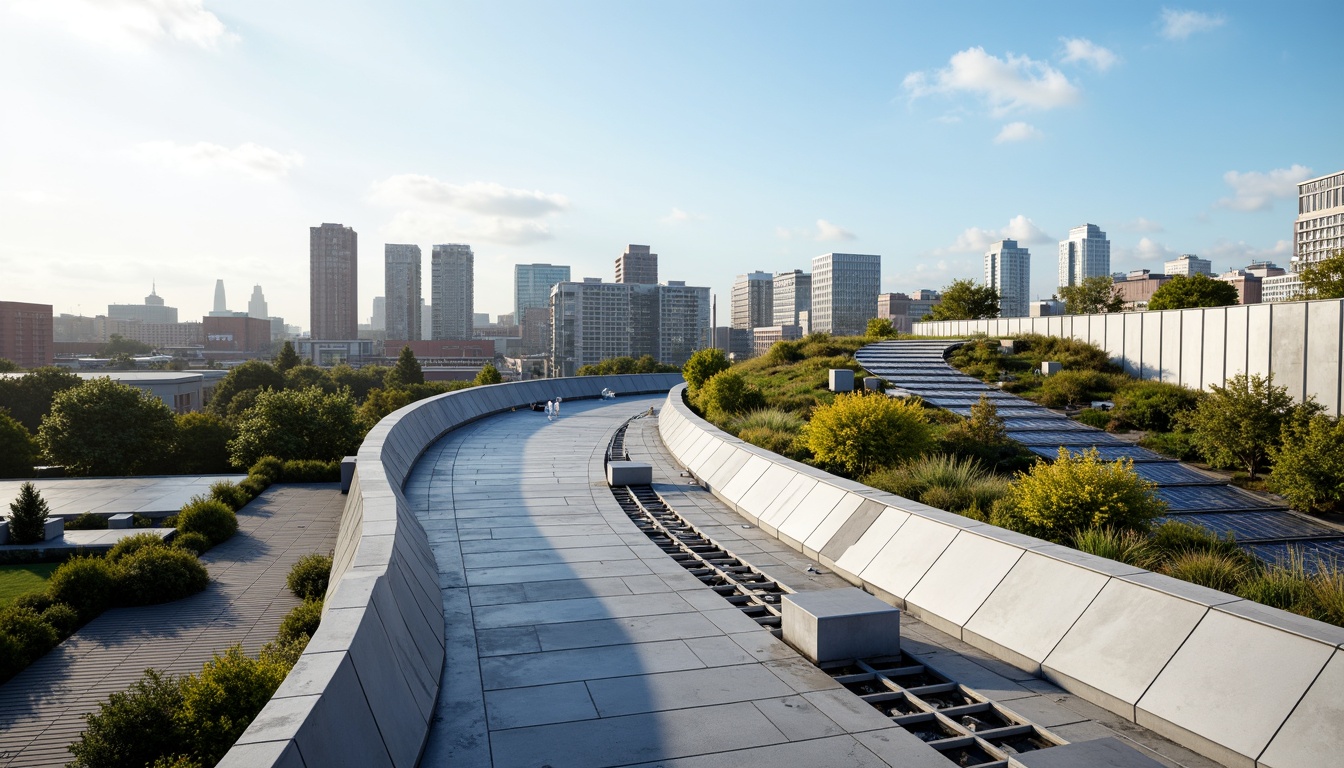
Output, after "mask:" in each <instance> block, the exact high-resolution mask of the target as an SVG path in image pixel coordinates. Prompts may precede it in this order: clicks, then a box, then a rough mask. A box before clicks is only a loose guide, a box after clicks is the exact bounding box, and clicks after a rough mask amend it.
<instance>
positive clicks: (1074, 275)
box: [1059, 224, 1111, 288]
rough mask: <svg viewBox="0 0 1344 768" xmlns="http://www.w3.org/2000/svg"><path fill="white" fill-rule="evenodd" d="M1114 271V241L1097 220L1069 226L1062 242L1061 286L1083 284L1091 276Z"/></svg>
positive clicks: (1060, 255) (1102, 275) (1105, 274)
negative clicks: (1067, 236)
mask: <svg viewBox="0 0 1344 768" xmlns="http://www.w3.org/2000/svg"><path fill="white" fill-rule="evenodd" d="M1109 274H1111V241H1110V240H1107V239H1106V233H1105V232H1102V231H1101V228H1100V227H1098V226H1097V225H1096V224H1083V225H1081V226H1077V227H1074V228H1073V229H1070V230H1069V239H1068V240H1063V241H1061V242H1060V244H1059V286H1060V287H1061V288H1066V287H1068V286H1071V285H1081V284H1082V282H1083V281H1084V280H1086V279H1087V278H1089V277H1105V276H1107V275H1109Z"/></svg>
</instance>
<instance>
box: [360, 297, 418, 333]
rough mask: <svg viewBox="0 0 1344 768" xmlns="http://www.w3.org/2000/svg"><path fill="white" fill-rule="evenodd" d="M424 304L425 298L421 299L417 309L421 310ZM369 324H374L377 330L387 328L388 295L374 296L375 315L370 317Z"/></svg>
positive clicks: (374, 328)
mask: <svg viewBox="0 0 1344 768" xmlns="http://www.w3.org/2000/svg"><path fill="white" fill-rule="evenodd" d="M424 306H425V300H424V299H421V300H420V303H419V304H418V305H417V306H416V311H417V312H419V311H420V309H422V308H423V307H424ZM369 325H371V326H373V330H375V331H385V330H387V297H386V296H374V297H373V315H372V316H371V317H370V318H369Z"/></svg>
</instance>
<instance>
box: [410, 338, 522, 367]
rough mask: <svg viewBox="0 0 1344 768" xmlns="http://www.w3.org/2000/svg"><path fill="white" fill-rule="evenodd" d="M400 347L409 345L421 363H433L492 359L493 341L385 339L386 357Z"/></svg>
mask: <svg viewBox="0 0 1344 768" xmlns="http://www.w3.org/2000/svg"><path fill="white" fill-rule="evenodd" d="M402 347H410V348H411V352H413V353H415V357H416V359H417V360H419V361H420V364H421V365H434V364H437V363H445V362H446V361H458V360H475V361H478V362H480V361H485V360H493V359H494V357H495V343H494V342H493V341H491V340H489V339H433V340H431V341H417V340H413V339H392V338H389V339H388V340H387V355H386V356H387V357H388V358H395V357H396V356H397V355H399V354H401V348H402Z"/></svg>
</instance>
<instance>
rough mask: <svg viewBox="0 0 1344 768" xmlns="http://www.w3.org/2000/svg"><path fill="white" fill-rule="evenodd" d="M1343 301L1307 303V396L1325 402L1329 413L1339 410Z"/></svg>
mask: <svg viewBox="0 0 1344 768" xmlns="http://www.w3.org/2000/svg"><path fill="white" fill-rule="evenodd" d="M1341 310H1344V301H1312V302H1308V303H1307V343H1306V359H1307V363H1306V368H1307V395H1309V396H1311V397H1314V398H1316V402H1318V403H1320V404H1321V405H1324V406H1325V408H1326V412H1327V413H1329V414H1330V415H1331V416H1338V415H1339V412H1340V402H1339V400H1340V380H1341V375H1340V374H1341V356H1340V344H1341V341H1344V325H1341V320H1342V319H1344V317H1341V316H1342V315H1344V311H1341Z"/></svg>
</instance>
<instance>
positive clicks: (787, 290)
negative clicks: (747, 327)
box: [770, 269, 812, 325]
mask: <svg viewBox="0 0 1344 768" xmlns="http://www.w3.org/2000/svg"><path fill="white" fill-rule="evenodd" d="M771 282H772V283H773V284H774V294H775V296H774V301H773V302H772V305H773V309H772V312H773V314H774V320H773V321H772V322H771V323H770V324H771V325H798V313H800V312H808V311H811V309H812V276H811V275H809V274H808V273H806V272H804V271H803V270H801V269H795V270H793V271H792V272H776V273H775V277H774V280H772V281H771Z"/></svg>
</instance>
